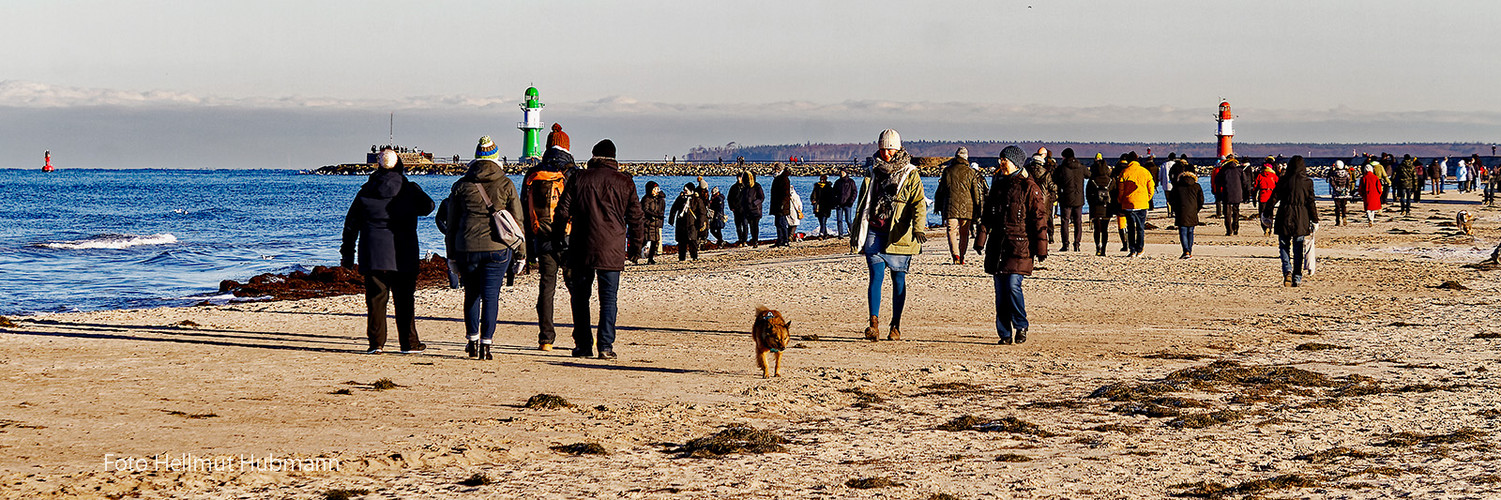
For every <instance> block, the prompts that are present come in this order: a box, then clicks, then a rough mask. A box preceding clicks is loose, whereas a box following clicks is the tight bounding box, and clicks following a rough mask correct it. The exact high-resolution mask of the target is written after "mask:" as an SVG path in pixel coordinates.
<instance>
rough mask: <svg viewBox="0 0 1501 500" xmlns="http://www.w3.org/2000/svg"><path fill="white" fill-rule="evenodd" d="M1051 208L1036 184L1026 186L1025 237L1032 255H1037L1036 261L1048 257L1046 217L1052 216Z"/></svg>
mask: <svg viewBox="0 0 1501 500" xmlns="http://www.w3.org/2000/svg"><path fill="white" fill-rule="evenodd" d="M1052 208H1053V207H1050V206H1048V205H1047V201H1046V199H1044V198H1043V196H1042V189H1041V188H1038V187H1037V185H1035V184H1034V185H1031V186H1028V188H1027V201H1026V210H1027V239H1028V240H1029V241H1031V243H1032V256H1033V257H1037V261H1038V262H1042V261H1044V260H1046V259H1047V258H1048V219H1049V218H1050V217H1051V216H1052V213H1051V212H1052Z"/></svg>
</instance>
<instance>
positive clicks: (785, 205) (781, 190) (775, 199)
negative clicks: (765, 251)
mask: <svg viewBox="0 0 1501 500" xmlns="http://www.w3.org/2000/svg"><path fill="white" fill-rule="evenodd" d="M791 175H792V169H790V168H787V167H782V171H781V172H779V173H777V176H776V177H775V178H773V179H772V180H771V217H772V221H771V222H772V224H774V225H775V226H776V228H777V242H776V243H775V244H773V245H771V246H772V247H785V246H787V244H788V243H789V242H790V241H791V234H790V233H791V232H792V226H790V225H788V224H787V216H788V215H792V177H791Z"/></svg>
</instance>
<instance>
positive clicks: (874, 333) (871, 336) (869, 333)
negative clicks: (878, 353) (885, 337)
mask: <svg viewBox="0 0 1501 500" xmlns="http://www.w3.org/2000/svg"><path fill="white" fill-rule="evenodd" d="M880 319H881V318H880V316H871V317H870V326H868V327H866V328H865V340H869V341H871V342H875V341H877V340H880V339H881V328H880V327H879V326H877V323H876V322H877V321H880Z"/></svg>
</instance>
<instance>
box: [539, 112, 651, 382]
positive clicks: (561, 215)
mask: <svg viewBox="0 0 1501 500" xmlns="http://www.w3.org/2000/svg"><path fill="white" fill-rule="evenodd" d="M591 154H592V155H593V156H594V157H593V158H590V159H589V163H588V166H587V168H585V169H584V170H583V171H580V172H579V173H577V174H574V176H573V180H572V182H569V183H568V186H567V187H565V188H564V189H563V197H562V198H561V199H559V200H558V209H557V212H556V213H555V214H554V215H553V241H554V242H559V241H564V237H565V235H564V234H563V232H562V231H561V228H565V227H568V225H569V224H570V223H571V224H572V225H573V229H572V232H571V233H569V234H568V235H566V237H567V245H569V249H568V252H567V254H566V255H567V256H568V257H567V259H568V261H567V265H568V267H570V268H572V270H571V279H569V282H568V292H569V295H570V296H571V302H572V306H573V342H574V344H573V345H574V347H573V357H576V358H586V357H589V356H590V355H592V354H593V353H594V348H595V346H596V345H597V346H598V347H599V357H600V359H615V357H616V356H615V349H614V347H615V315H616V297H617V292H618V291H619V290H620V272H621V271H622V270H624V269H625V259H626V257H637V256H639V255H640V253H641V244H642V239H643V238H642V229H643V228H642V225H643V223H644V222H645V215H644V214H643V213H642V212H641V203H640V202H639V201H638V200H637V198H636V183H635V181H632V180H631V176H629V175H626V174H625V173H623V172H621V171H620V164H619V163H618V162H616V161H615V143H614V142H612V141H610V140H609V139H605V140H602V141H599V143H598V144H595V145H594V148H593V150H592V151H591ZM596 279H598V280H599V328H598V343H597V344H596V342H595V336H594V335H591V332H590V331H589V330H590V328H589V326H590V325H589V296H590V295H591V293H592V288H593V286H594V282H595V280H596Z"/></svg>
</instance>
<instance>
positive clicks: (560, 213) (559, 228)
mask: <svg viewBox="0 0 1501 500" xmlns="http://www.w3.org/2000/svg"><path fill="white" fill-rule="evenodd" d="M576 181H577V179H569V181H568V182H566V183H564V184H563V193H562V194H560V195H558V206H556V207H554V208H553V212H552V235H551V237H552V241H553V244H554V245H555V248H557V249H562V248H564V247H565V246H567V243H568V229H567V228H568V223H569V221H571V220H573V198H574V193H575V192H576V191H578V183H577V182H576ZM632 198H635V196H634V195H632ZM637 209H638V210H639V209H640V208H639V206H638V208H637Z"/></svg>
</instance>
